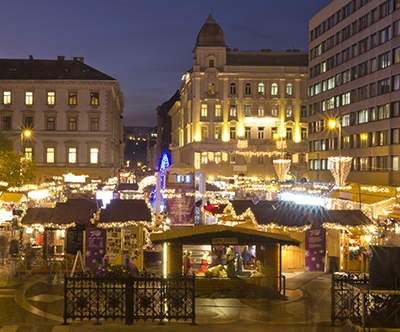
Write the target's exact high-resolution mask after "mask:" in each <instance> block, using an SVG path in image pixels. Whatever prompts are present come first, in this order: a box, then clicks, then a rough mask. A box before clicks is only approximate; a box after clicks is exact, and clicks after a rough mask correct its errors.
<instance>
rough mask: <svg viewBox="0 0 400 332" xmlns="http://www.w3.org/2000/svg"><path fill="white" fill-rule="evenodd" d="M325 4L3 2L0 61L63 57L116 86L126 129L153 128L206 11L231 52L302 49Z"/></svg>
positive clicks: (315, 0) (282, 0)
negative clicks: (77, 59)
mask: <svg viewBox="0 0 400 332" xmlns="http://www.w3.org/2000/svg"><path fill="white" fill-rule="evenodd" d="M329 2H330V0H301V1H299V0H275V1H270V0H249V1H244V0H219V1H217V0H213V1H212V0H202V1H195V0H169V1H167V0H144V1H136V0H79V1H78V0H69V1H57V0H56V1H54V0H53V1H49V0H35V1H32V0H4V1H3V2H2V10H1V20H0V31H1V34H0V43H1V47H0V57H1V58H22V59H28V56H29V55H30V54H31V55H33V57H34V58H35V59H56V58H57V56H58V55H64V56H65V58H66V59H71V58H72V57H84V58H85V60H84V61H85V63H86V64H88V65H89V66H91V67H94V68H96V69H98V70H100V71H102V72H104V73H106V74H108V75H110V76H112V77H114V78H115V79H117V80H118V81H119V82H120V85H121V89H122V91H123V93H124V98H125V109H124V119H125V121H124V122H125V125H126V126H132V125H135V126H155V125H156V114H155V109H156V107H157V106H158V105H161V104H162V103H163V102H164V101H167V100H168V99H170V98H171V97H172V95H173V94H174V93H175V91H176V90H178V89H179V88H180V85H181V78H182V75H183V74H184V73H185V72H186V71H187V70H189V69H190V68H191V67H192V59H193V53H192V51H193V48H194V46H195V42H196V38H197V34H198V32H199V31H200V29H201V27H202V26H203V24H204V22H205V21H206V19H207V17H208V15H209V14H210V13H211V12H212V14H213V16H214V18H215V20H216V22H217V23H218V24H219V25H220V26H221V28H222V29H223V31H224V34H225V42H226V44H227V46H228V47H230V48H238V49H239V50H242V51H255V50H261V49H263V48H270V49H272V51H285V50H286V49H290V48H295V49H300V50H302V51H307V49H308V21H309V19H310V18H311V17H312V16H314V15H315V14H316V13H317V12H318V11H320V10H321V9H322V8H324V7H325V6H326V5H327V4H328V3H329Z"/></svg>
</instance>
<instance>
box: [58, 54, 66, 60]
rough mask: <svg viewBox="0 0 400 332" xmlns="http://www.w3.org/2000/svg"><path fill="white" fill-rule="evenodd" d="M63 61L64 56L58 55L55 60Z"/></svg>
mask: <svg viewBox="0 0 400 332" xmlns="http://www.w3.org/2000/svg"><path fill="white" fill-rule="evenodd" d="M64 59H65V56H64V55H59V56H57V60H60V61H62V60H64Z"/></svg>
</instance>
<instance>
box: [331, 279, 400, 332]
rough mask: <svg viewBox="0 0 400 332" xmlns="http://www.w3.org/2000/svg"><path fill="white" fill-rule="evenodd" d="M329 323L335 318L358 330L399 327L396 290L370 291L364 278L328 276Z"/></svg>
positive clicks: (399, 298)
mask: <svg viewBox="0 0 400 332" xmlns="http://www.w3.org/2000/svg"><path fill="white" fill-rule="evenodd" d="M331 291H332V305H331V323H332V325H334V324H335V321H336V319H339V320H340V321H341V322H342V323H344V321H345V320H347V319H348V320H350V321H351V323H353V324H355V325H358V326H361V327H362V328H373V327H385V328H399V327H400V290H385V289H371V287H370V282H369V278H368V277H367V276H366V275H359V274H354V273H334V274H333V275H332V288H331Z"/></svg>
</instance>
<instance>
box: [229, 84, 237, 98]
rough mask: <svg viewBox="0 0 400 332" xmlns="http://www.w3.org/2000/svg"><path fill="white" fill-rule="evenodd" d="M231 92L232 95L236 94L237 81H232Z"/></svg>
mask: <svg viewBox="0 0 400 332" xmlns="http://www.w3.org/2000/svg"><path fill="white" fill-rule="evenodd" d="M230 94H231V95H235V94H236V84H235V83H231V85H230Z"/></svg>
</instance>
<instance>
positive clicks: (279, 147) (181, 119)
mask: <svg viewBox="0 0 400 332" xmlns="http://www.w3.org/2000/svg"><path fill="white" fill-rule="evenodd" d="M193 52H194V58H193V68H192V69H191V70H190V71H188V72H187V73H186V74H185V75H184V77H183V80H184V82H183V84H182V87H181V98H180V101H179V102H176V103H175V105H174V106H173V107H172V108H171V110H170V111H169V114H170V115H171V118H172V125H171V134H172V138H171V140H172V143H171V151H172V163H176V162H179V161H181V162H184V163H187V164H189V165H191V166H193V167H195V169H197V170H198V171H200V172H203V173H205V174H206V176H207V177H208V178H209V179H212V178H216V177H218V176H232V175H234V174H243V175H245V176H251V177H253V176H257V177H261V178H264V179H273V178H276V173H275V170H274V166H273V162H272V160H273V159H277V158H281V157H282V156H283V157H284V158H285V159H291V161H292V165H291V170H290V172H289V175H290V176H289V178H291V179H294V180H300V179H301V178H302V177H303V176H305V174H306V170H307V167H306V153H305V152H306V150H307V143H306V142H307V123H306V122H305V117H306V115H307V114H306V110H307V103H308V101H307V85H308V55H307V53H301V52H299V51H298V50H288V51H287V52H271V50H261V51H259V52H242V51H238V50H237V49H233V50H232V49H229V48H227V46H226V44H225V37H224V33H223V31H222V29H221V27H220V26H219V25H218V24H217V23H216V22H215V20H214V18H213V17H212V16H211V15H210V16H209V17H208V19H207V21H206V22H205V24H204V25H203V27H202V28H201V30H200V32H199V34H198V36H197V41H196V46H195V48H194V51H193ZM274 134H278V135H280V136H279V137H278V139H277V140H275V139H274V136H276V135H274Z"/></svg>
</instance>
